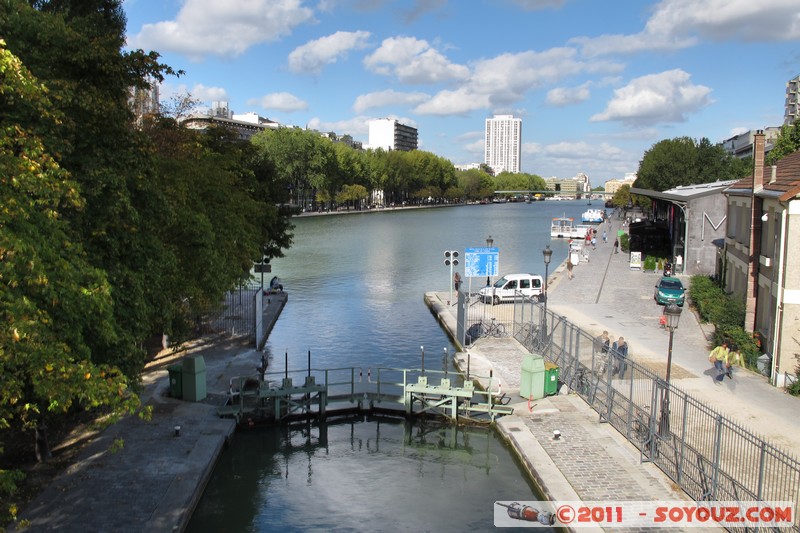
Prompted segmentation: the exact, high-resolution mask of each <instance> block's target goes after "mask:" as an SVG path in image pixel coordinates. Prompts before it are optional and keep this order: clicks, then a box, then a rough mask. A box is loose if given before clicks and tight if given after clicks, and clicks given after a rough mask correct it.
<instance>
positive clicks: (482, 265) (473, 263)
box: [464, 247, 500, 293]
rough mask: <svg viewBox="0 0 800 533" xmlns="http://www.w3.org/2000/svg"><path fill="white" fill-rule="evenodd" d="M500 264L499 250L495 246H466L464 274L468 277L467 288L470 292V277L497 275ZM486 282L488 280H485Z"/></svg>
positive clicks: (487, 277)
mask: <svg viewBox="0 0 800 533" xmlns="http://www.w3.org/2000/svg"><path fill="white" fill-rule="evenodd" d="M499 265H500V251H499V249H497V248H490V247H481V248H467V249H466V251H465V253H464V275H465V276H467V277H469V290H470V293H471V292H472V278H480V277H483V276H486V279H487V280H488V279H489V276H497V275H498V269H499ZM487 283H488V281H487Z"/></svg>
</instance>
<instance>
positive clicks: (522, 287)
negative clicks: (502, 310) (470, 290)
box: [478, 274, 544, 304]
mask: <svg viewBox="0 0 800 533" xmlns="http://www.w3.org/2000/svg"><path fill="white" fill-rule="evenodd" d="M543 285H544V280H543V279H542V276H535V275H533V274H506V275H505V276H503V277H502V278H500V279H498V280H497V281H495V282H494V284H493V285H491V286H486V287H484V288H482V289H481V290H480V291H479V292H478V296H479V297H480V299H481V301H483V302H485V303H490V302H491V303H493V304H499V303H500V302H512V301H514V297H515V296H518V295H519V294H523V295H524V296H527V297H528V298H533V299H534V300H536V301H539V298H541V296H542V286H543Z"/></svg>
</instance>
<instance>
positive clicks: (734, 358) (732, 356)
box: [725, 346, 744, 379]
mask: <svg viewBox="0 0 800 533" xmlns="http://www.w3.org/2000/svg"><path fill="white" fill-rule="evenodd" d="M734 366H744V358H743V357H742V354H741V352H740V351H739V350H738V349H737V348H736V346H731V348H730V351H729V352H728V359H727V360H726V361H725V375H726V376H728V378H730V379H733V367H734Z"/></svg>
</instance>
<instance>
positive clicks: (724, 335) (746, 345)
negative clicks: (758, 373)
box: [714, 324, 761, 370]
mask: <svg viewBox="0 0 800 533" xmlns="http://www.w3.org/2000/svg"><path fill="white" fill-rule="evenodd" d="M715 326H716V327H715V331H714V343H715V346H719V345H720V344H722V343H723V342H727V343H728V345H730V346H733V348H734V349H736V350H739V353H741V354H742V357H743V358H744V363H745V366H746V367H747V368H750V369H752V370H755V369H757V368H758V356H760V355H761V350H760V349H759V347H758V341H757V340H756V339H755V338H754V337H753V335H751V334H750V333H748V332H746V331H745V330H744V328H743V327H742V326H722V325H719V324H716V325H715Z"/></svg>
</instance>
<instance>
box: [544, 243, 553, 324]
mask: <svg viewBox="0 0 800 533" xmlns="http://www.w3.org/2000/svg"><path fill="white" fill-rule="evenodd" d="M542 256H543V257H544V312H545V314H547V278H548V275H547V274H548V271H549V267H550V259H552V258H553V250H551V249H550V245H549V244H548V245H547V246H545V247H544V250H542Z"/></svg>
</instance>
